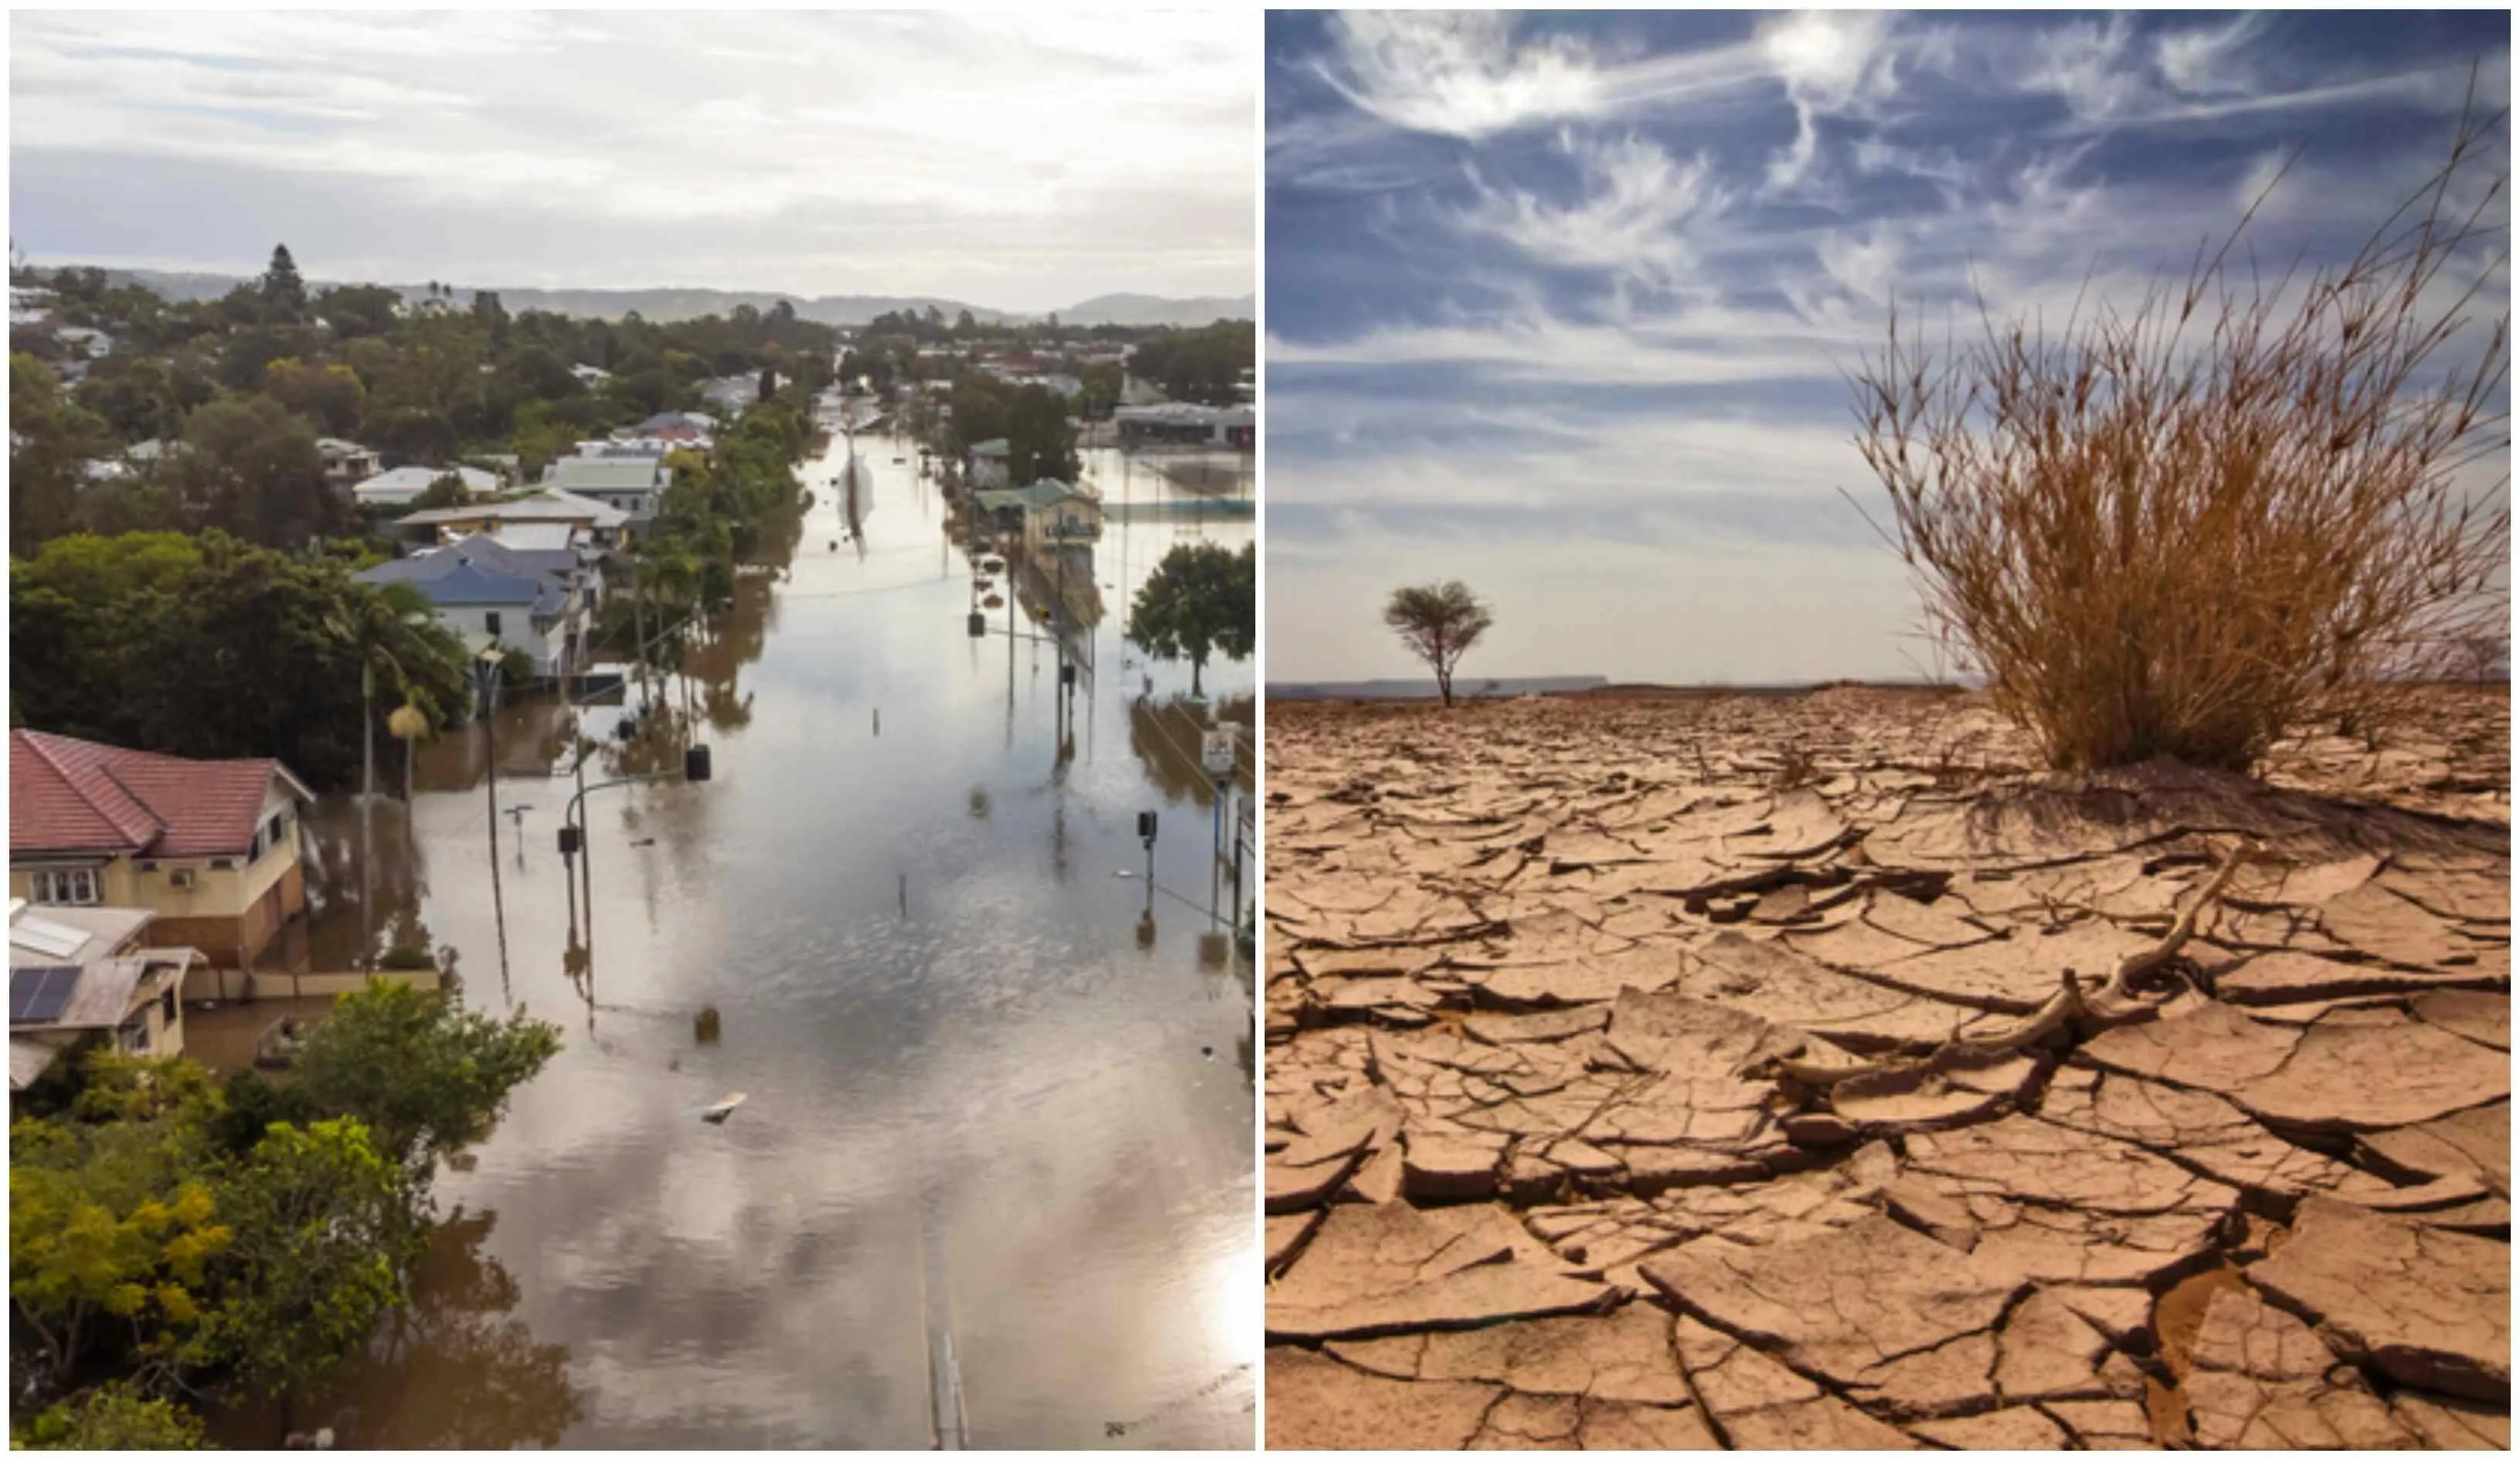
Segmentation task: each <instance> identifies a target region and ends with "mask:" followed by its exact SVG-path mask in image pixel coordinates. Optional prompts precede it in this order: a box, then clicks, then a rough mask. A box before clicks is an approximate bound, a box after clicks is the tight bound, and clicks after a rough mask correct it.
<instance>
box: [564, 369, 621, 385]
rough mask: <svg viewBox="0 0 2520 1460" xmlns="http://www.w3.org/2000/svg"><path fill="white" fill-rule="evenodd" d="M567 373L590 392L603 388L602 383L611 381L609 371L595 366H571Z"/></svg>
mask: <svg viewBox="0 0 2520 1460" xmlns="http://www.w3.org/2000/svg"><path fill="white" fill-rule="evenodd" d="M568 373H569V374H571V375H573V376H576V377H577V383H578V384H579V385H581V386H584V387H585V388H588V389H590V390H600V389H602V388H604V383H605V382H606V381H608V380H610V379H612V372H611V371H609V370H606V369H603V368H602V367H600V366H595V365H571V366H570V367H568Z"/></svg>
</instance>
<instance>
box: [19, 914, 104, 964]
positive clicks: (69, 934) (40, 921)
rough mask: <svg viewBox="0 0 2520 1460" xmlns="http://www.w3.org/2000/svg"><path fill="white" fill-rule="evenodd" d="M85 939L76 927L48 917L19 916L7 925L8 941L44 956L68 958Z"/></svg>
mask: <svg viewBox="0 0 2520 1460" xmlns="http://www.w3.org/2000/svg"><path fill="white" fill-rule="evenodd" d="M86 941H87V935H86V934H85V933H83V932H81V931H80V930H78V929H76V928H65V927H63V926H62V925H61V924H59V923H56V922H54V921H52V920H51V919H50V918H36V917H21V918H20V919H18V921H16V922H14V923H12V924H10V925H9V942H10V944H11V945H12V946H14V947H20V948H23V949H25V950H26V951H27V952H29V953H40V954H42V955H43V956H44V957H46V958H67V957H69V956H70V955H71V954H72V953H75V952H77V951H78V950H79V947H80V945H81V944H83V943H85V942H86Z"/></svg>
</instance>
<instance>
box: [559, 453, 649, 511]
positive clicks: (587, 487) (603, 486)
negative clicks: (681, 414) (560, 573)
mask: <svg viewBox="0 0 2520 1460" xmlns="http://www.w3.org/2000/svg"><path fill="white" fill-rule="evenodd" d="M673 481H674V469H673V468H672V467H669V466H667V465H665V462H664V453H663V452H661V451H659V452H657V453H656V454H655V455H654V456H646V455H640V456H563V457H562V458H561V459H560V460H558V461H556V462H553V463H552V465H551V470H550V471H548V472H545V473H544V474H543V479H542V481H541V482H540V483H539V485H540V486H541V487H542V489H543V490H545V491H562V492H567V493H568V494H570V495H571V496H577V497H584V498H586V499H587V500H588V501H590V502H601V503H603V504H604V505H605V506H607V507H610V508H613V509H615V510H617V511H619V512H622V513H625V514H627V515H628V516H629V519H630V521H631V522H633V523H645V522H651V521H653V520H654V518H655V516H656V508H657V506H658V504H659V503H661V502H662V501H663V500H664V496H665V488H666V487H668V486H671V485H672V484H673Z"/></svg>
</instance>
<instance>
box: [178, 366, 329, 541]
mask: <svg viewBox="0 0 2520 1460" xmlns="http://www.w3.org/2000/svg"><path fill="white" fill-rule="evenodd" d="M160 475H161V476H163V477H164V479H165V480H166V482H167V484H168V486H169V487H171V488H172V489H173V491H174V493H175V497H176V500H177V501H179V502H181V503H182V504H183V506H184V508H185V510H186V512H187V513H188V514H189V515H190V518H191V520H192V521H193V522H195V523H198V524H200V525H203V526H205V527H216V528H218V529H220V530H222V531H226V532H233V533H235V534H237V535H238V536H240V537H244V538H246V539H248V541H252V542H256V543H260V544H262V545H263V546H265V547H294V546H297V545H299V544H301V543H303V542H305V541H306V540H307V539H308V538H310V537H321V536H326V535H329V534H331V533H333V532H336V531H338V530H339V529H340V527H341V526H342V525H343V523H344V520H345V517H346V513H345V512H344V510H343V507H342V504H341V501H340V499H339V498H338V497H337V496H336V495H334V493H333V490H332V488H331V487H330V486H329V485H327V484H326V482H325V480H324V458H323V455H322V454H321V453H320V452H318V451H317V450H316V449H315V430H314V428H313V427H312V426H310V425H308V424H307V423H306V422H305V421H303V420H300V419H299V418H297V417H295V416H293V415H291V414H290V413H289V411H288V410H287V408H286V407H284V406H282V405H281V403H280V402H279V401H277V400H274V399H272V398H271V397H269V396H267V395H255V396H251V397H248V398H246V399H241V400H240V399H228V400H214V401H211V402H210V403H209V404H208V405H205V406H203V407H202V408H201V409H200V410H198V411H195V412H194V413H193V414H192V417H191V419H189V420H188V421H186V422H185V423H184V449H183V451H182V452H181V453H180V454H177V455H176V456H174V457H173V458H172V459H171V460H169V461H167V462H166V463H165V464H164V466H163V467H162V468H161V469H160Z"/></svg>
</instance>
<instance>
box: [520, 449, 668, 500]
mask: <svg viewBox="0 0 2520 1460" xmlns="http://www.w3.org/2000/svg"><path fill="white" fill-rule="evenodd" d="M672 477H673V469H672V468H670V467H667V466H665V465H664V464H663V463H662V462H661V461H660V460H659V459H658V458H656V457H651V456H624V457H602V456H563V457H562V458H561V459H560V460H558V461H556V462H553V463H552V466H551V470H550V471H548V472H545V473H544V474H543V481H542V484H543V485H544V486H545V487H546V488H549V489H551V490H555V491H590V490H591V491H607V492H623V491H662V490H664V488H665V483H666V482H667V481H669V480H670V479H672Z"/></svg>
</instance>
